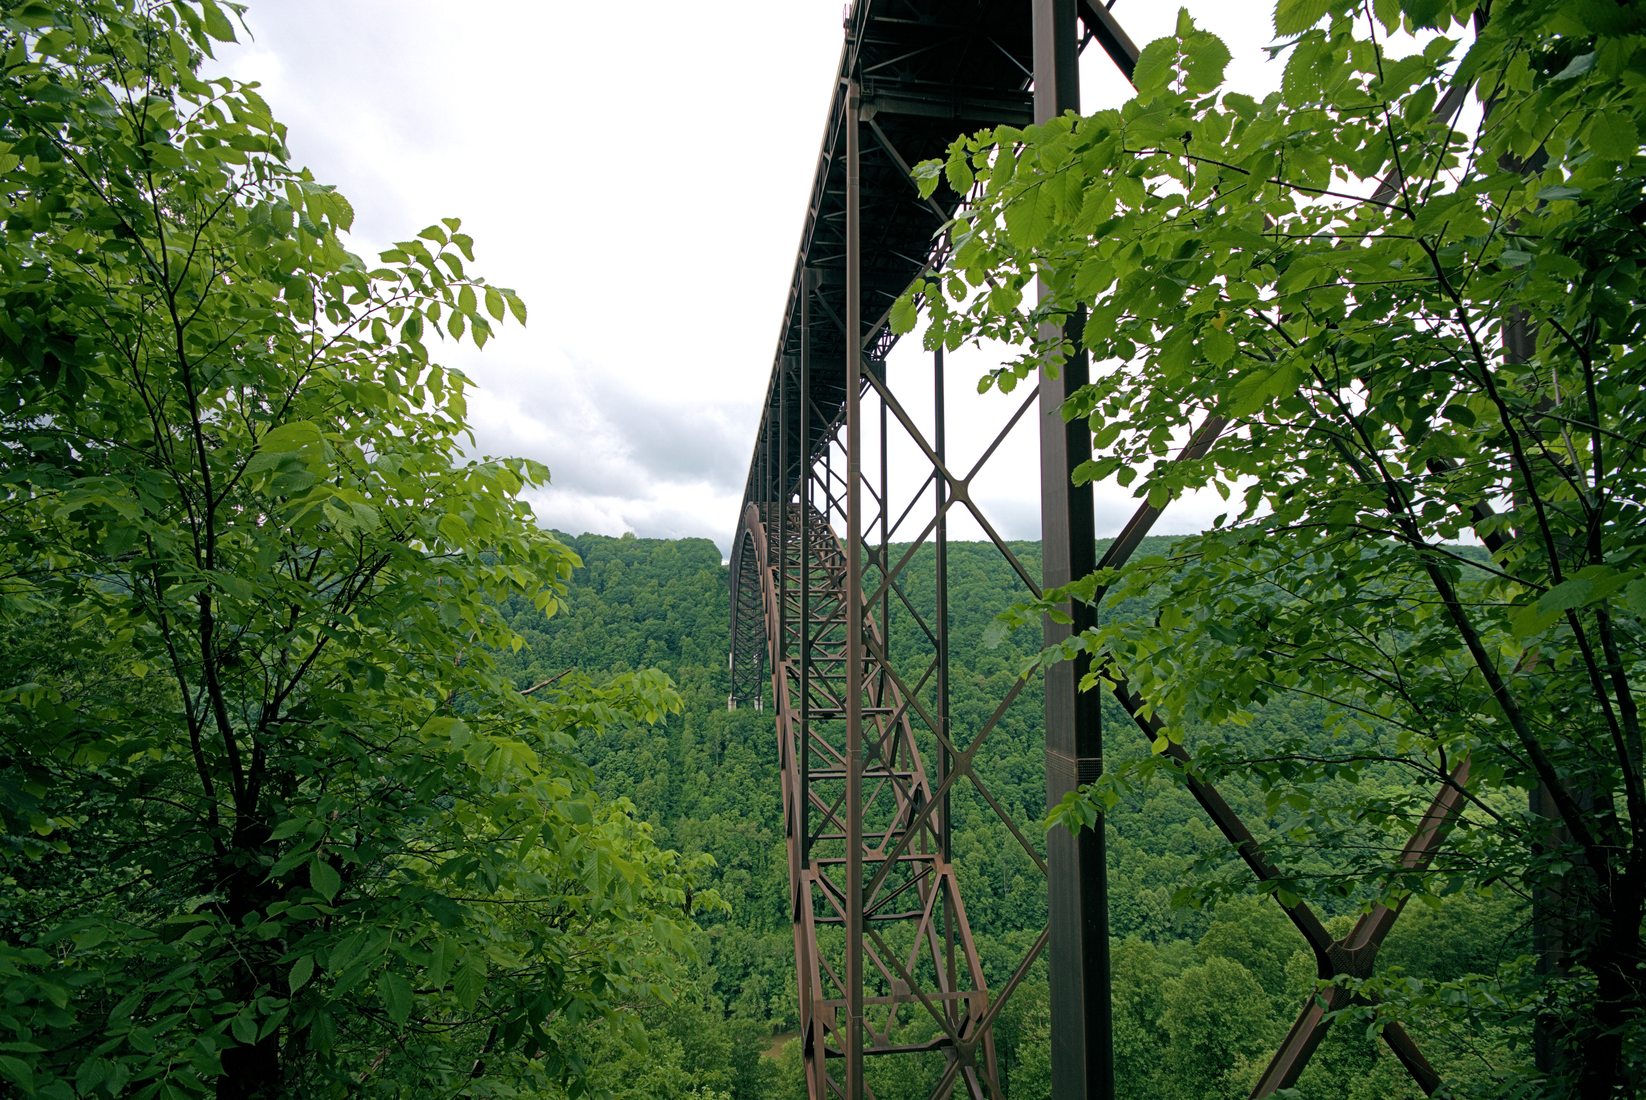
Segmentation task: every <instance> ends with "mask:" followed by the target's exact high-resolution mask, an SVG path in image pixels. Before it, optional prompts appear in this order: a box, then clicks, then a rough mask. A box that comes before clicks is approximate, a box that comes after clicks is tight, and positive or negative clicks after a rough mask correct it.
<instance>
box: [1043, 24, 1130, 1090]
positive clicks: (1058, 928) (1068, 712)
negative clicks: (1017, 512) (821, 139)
mask: <svg viewBox="0 0 1646 1100" xmlns="http://www.w3.org/2000/svg"><path fill="white" fill-rule="evenodd" d="M1076 15H1077V0H1034V8H1033V15H1032V18H1033V29H1034V115H1035V120H1036V121H1037V122H1044V121H1047V120H1048V119H1052V118H1056V117H1057V116H1058V115H1061V114H1062V113H1063V112H1064V111H1065V110H1069V109H1071V108H1073V109H1078V107H1079V104H1080V74H1079V71H1078V69H1077V67H1076V66H1077V64H1078V61H1079V39H1078V28H1077V24H1076ZM1078 331H1079V330H1078V328H1075V329H1074V334H1078ZM1041 335H1042V337H1049V338H1051V339H1056V338H1057V337H1058V336H1060V335H1062V333H1061V332H1059V330H1058V329H1057V328H1055V327H1053V328H1051V329H1050V331H1045V330H1043V331H1042V334H1041ZM1088 378H1089V366H1088V362H1087V359H1086V353H1085V352H1084V351H1083V350H1079V351H1076V352H1075V353H1074V354H1073V355H1071V356H1070V357H1069V360H1068V362H1066V363H1065V364H1063V367H1062V369H1061V371H1059V372H1058V374H1057V375H1056V376H1055V377H1054V376H1053V375H1052V373H1051V371H1049V370H1046V369H1042V371H1041V375H1040V484H1041V520H1040V522H1041V552H1042V554H1043V555H1044V556H1043V558H1042V575H1043V577H1044V580H1045V586H1046V588H1047V589H1051V588H1055V587H1058V586H1061V585H1065V584H1068V583H1069V582H1070V581H1071V580H1073V579H1075V578H1077V577H1083V576H1085V575H1086V574H1088V573H1090V572H1091V571H1092V570H1093V569H1095V568H1096V566H1097V555H1096V531H1095V528H1094V520H1093V516H1092V492H1091V488H1090V486H1079V487H1077V486H1076V485H1075V484H1074V482H1073V473H1074V468H1075V467H1076V466H1077V465H1078V464H1079V463H1080V462H1082V461H1083V460H1085V459H1086V458H1087V457H1088V456H1089V455H1090V453H1091V435H1090V432H1089V430H1088V428H1087V426H1086V423H1085V421H1084V420H1078V421H1076V422H1074V423H1072V424H1071V423H1066V422H1065V421H1064V419H1063V403H1064V401H1065V400H1066V399H1067V398H1068V396H1069V394H1071V393H1072V392H1074V391H1075V390H1076V389H1078V388H1079V387H1080V386H1082V385H1084V384H1085V383H1086V382H1087V380H1088ZM1070 610H1071V611H1072V612H1073V616H1074V623H1073V625H1072V626H1063V625H1060V624H1057V623H1054V622H1052V621H1051V620H1050V619H1047V620H1046V623H1045V641H1046V644H1047V645H1048V646H1050V645H1055V644H1057V643H1059V642H1061V641H1063V640H1064V639H1065V638H1067V637H1069V636H1070V635H1071V633H1078V632H1079V631H1081V630H1083V629H1084V628H1086V627H1087V626H1089V625H1091V611H1090V609H1089V608H1088V607H1086V606H1084V605H1077V606H1075V607H1072V608H1070ZM1089 667H1090V661H1089V659H1081V660H1078V661H1074V662H1068V661H1060V662H1058V663H1057V664H1054V665H1053V666H1051V668H1050V669H1048V670H1047V672H1046V800H1047V804H1048V806H1055V805H1057V804H1058V803H1059V802H1061V801H1062V800H1063V796H1064V795H1065V794H1067V793H1068V792H1070V791H1072V790H1074V789H1075V788H1076V787H1077V786H1079V785H1080V784H1081V783H1085V782H1090V781H1091V780H1093V779H1095V778H1097V776H1098V775H1099V774H1100V772H1101V771H1102V766H1103V756H1102V751H1103V750H1102V732H1101V727H1100V724H1099V723H1100V720H1101V711H1100V708H1099V697H1098V694H1097V693H1096V692H1082V691H1080V690H1079V684H1080V678H1081V677H1082V676H1083V675H1084V674H1085V672H1086V670H1087V669H1088V668H1089ZM1103 832H1104V830H1103V826H1102V824H1101V823H1100V824H1099V826H1098V827H1097V828H1095V829H1085V830H1082V831H1081V832H1080V833H1078V834H1070V833H1069V832H1068V831H1067V830H1065V829H1054V830H1052V831H1051V833H1050V834H1049V835H1048V836H1047V839H1046V863H1047V876H1046V877H1047V900H1048V906H1047V908H1048V921H1049V927H1050V930H1051V944H1050V948H1051V966H1050V971H1051V1010H1052V1021H1051V1025H1052V1095H1053V1096H1056V1097H1057V1098H1058V1100H1108V1098H1109V1097H1111V1096H1113V1095H1114V1059H1113V1049H1112V1023H1111V1019H1110V1011H1111V1008H1110V999H1109V915H1108V889H1107V882H1106V874H1107V870H1106V867H1105V852H1104V836H1103Z"/></svg>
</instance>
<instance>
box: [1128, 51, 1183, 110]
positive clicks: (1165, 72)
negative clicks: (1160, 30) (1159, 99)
mask: <svg viewBox="0 0 1646 1100" xmlns="http://www.w3.org/2000/svg"><path fill="white" fill-rule="evenodd" d="M1176 61H1177V43H1176V42H1174V41H1173V40H1172V39H1170V38H1158V39H1156V40H1155V41H1153V42H1150V43H1149V44H1148V45H1147V46H1144V47H1143V50H1142V52H1140V53H1139V54H1138V55H1137V65H1136V66H1135V67H1134V68H1133V69H1132V83H1133V84H1134V85H1135V86H1136V87H1137V94H1138V98H1140V99H1145V100H1147V99H1150V98H1152V97H1154V96H1156V95H1159V94H1160V93H1161V92H1163V91H1165V90H1166V86H1167V85H1168V84H1170V83H1171V80H1172V77H1173V75H1174V74H1175V72H1176V70H1175V68H1174V64H1175V62H1176Z"/></svg>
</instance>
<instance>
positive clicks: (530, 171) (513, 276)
mask: <svg viewBox="0 0 1646 1100" xmlns="http://www.w3.org/2000/svg"><path fill="white" fill-rule="evenodd" d="M1191 7H1192V8H1193V10H1194V11H1195V13H1196V15H1197V18H1200V19H1201V20H1202V22H1203V23H1204V24H1206V25H1209V26H1211V27H1212V29H1214V30H1219V31H1222V32H1224V33H1225V34H1227V35H1229V36H1230V44H1231V46H1232V47H1234V48H1235V52H1236V54H1237V55H1242V54H1244V55H1250V54H1251V53H1252V52H1253V50H1254V48H1255V44H1256V43H1260V42H1261V41H1266V39H1267V15H1266V12H1267V6H1266V5H1264V4H1259V3H1253V2H1247V3H1220V4H1210V3H1199V2H1197V3H1195V4H1193V5H1191ZM1175 10H1176V5H1169V6H1162V5H1155V4H1144V3H1131V2H1124V0H1123V2H1122V3H1121V4H1120V5H1119V6H1118V8H1117V14H1118V15H1119V16H1120V17H1121V19H1122V22H1123V23H1125V24H1126V26H1127V27H1128V29H1129V30H1130V31H1131V33H1132V36H1133V38H1134V39H1136V40H1137V41H1138V42H1139V43H1140V44H1141V43H1143V42H1146V41H1148V40H1149V39H1150V38H1152V37H1154V36H1155V35H1157V34H1160V33H1164V32H1166V31H1169V30H1170V29H1171V23H1172V21H1173V19H1174V18H1175ZM1259 13H1261V14H1259ZM247 19H248V22H249V25H250V27H251V30H252V32H253V34H254V36H255V38H254V40H253V41H251V42H249V43H246V44H243V45H241V46H238V47H228V48H225V49H224V50H223V51H221V57H220V60H219V65H220V67H221V68H222V69H223V70H225V71H227V72H229V73H230V74H231V75H234V76H236V77H238V78H240V79H243V80H258V81H260V82H261V83H262V85H263V94H264V95H265V97H266V98H267V99H268V100H269V102H270V104H271V105H272V107H273V109H274V112H275V116H276V117H277V118H279V119H281V120H282V121H283V122H285V123H286V124H287V125H288V126H289V128H290V144H291V147H292V149H293V153H294V155H295V157H296V159H297V160H298V161H299V162H300V163H303V164H307V165H308V166H310V167H312V168H313V170H314V171H315V174H316V176H317V177H318V178H320V179H321V180H323V181H325V182H329V183H334V184H336V185H338V186H339V188H340V189H341V190H342V191H343V192H344V194H346V195H347V196H348V197H349V198H350V200H351V201H352V202H353V204H354V207H355V210H356V214H357V220H356V225H355V232H354V236H353V242H354V244H355V246H356V247H357V248H359V249H360V250H362V251H369V250H375V249H376V248H377V247H381V246H382V245H384V244H386V243H388V242H390V241H392V240H395V239H400V238H404V237H407V236H410V235H412V234H414V233H415V232H416V231H417V230H418V229H420V228H422V227H423V226H425V225H428V224H430V223H432V222H434V221H435V220H437V219H438V218H440V217H442V216H447V215H455V216H460V217H462V218H463V220H464V228H465V229H466V230H467V231H468V232H470V233H471V234H472V235H473V236H474V238H475V240H476V246H477V262H476V264H475V265H473V266H474V269H475V270H476V271H478V272H479V273H481V274H484V275H485V276H486V277H487V278H488V279H490V280H491V281H492V282H494V283H498V284H500V285H504V286H512V287H514V288H515V289H517V290H519V291H520V292H521V294H522V295H523V296H524V297H525V299H526V301H527V303H528V306H529V307H530V310H531V323H530V324H529V326H528V327H527V329H526V330H525V331H524V332H521V331H519V330H514V329H505V330H504V331H503V332H502V333H500V334H499V336H498V337H497V338H496V340H495V341H494V342H493V343H491V344H489V345H488V346H487V349H486V351H485V353H484V354H475V353H473V351H472V349H451V348H448V349H447V353H446V354H445V356H444V358H445V361H446V362H447V363H448V364H449V365H452V366H455V367H458V368H460V369H462V370H463V371H464V372H465V373H467V374H468V375H469V376H470V377H471V378H472V379H474V381H475V383H476V390H475V391H474V392H472V393H471V397H470V410H471V415H472V418H473V421H474V425H475V431H476V437H477V446H476V449H477V450H478V451H480V452H482V453H488V454H520V455H524V456H526V457H529V458H533V459H537V460H539V461H542V462H545V463H546V464H548V465H549V466H550V468H551V471H552V474H553V483H552V484H551V486H550V487H548V488H547V489H545V490H544V491H543V492H541V493H540V494H538V495H537V497H536V498H535V504H536V505H537V507H538V510H539V514H540V516H541V518H542V520H543V522H544V523H545V524H547V525H549V526H553V527H557V528H560V529H563V530H570V531H572V532H574V533H575V532H579V531H582V530H585V529H587V530H593V531H601V532H606V533H612V534H617V533H621V532H622V531H625V530H633V531H635V532H637V533H638V534H641V535H657V536H665V535H701V536H706V537H709V538H713V539H715V540H716V541H717V542H720V543H722V544H725V543H726V542H728V541H729V539H730V537H731V534H732V531H733V528H734V526H735V524H736V519H737V514H736V513H737V507H738V505H739V503H740V498H741V493H742V487H743V479H744V475H745V473H746V470H747V463H748V457H749V454H750V452H751V450H752V446H753V440H754V435H755V427H756V420H757V416H758V405H759V402H760V400H761V398H762V396H763V394H764V391H765V386H766V381H767V376H768V374H769V371H770V364H771V356H772V351H773V341H774V340H775V337H776V335H777V329H778V322H779V320H780V317H781V310H782V307H783V302H784V299H785V296H786V294H787V289H788V279H789V276H790V273H791V271H792V265H793V259H794V249H795V246H796V244H797V242H798V236H799V230H800V227H801V220H802V214H803V210H804V203H805V200H806V196H807V194H808V192H809V188H810V183H811V176H812V172H813V170H814V167H815V161H816V157H817V150H818V145H819V141H820V138H821V132H822V124H823V122H824V117H825V112H826V109H827V105H828V96H829V93H830V85H831V81H832V79H833V76H834V73H835V70H836V65H837V62H838V58H839V53H840V45H841V30H840V27H841V0H713V2H707V3H703V2H700V3H695V4H683V3H680V2H678V0H667V2H665V0H638V2H636V3H631V4H623V5H617V4H592V5H571V4H552V3H549V4H544V3H539V4H525V3H512V2H505V0H476V2H471V3H468V4H465V5H462V6H461V7H458V6H454V5H451V4H449V3H436V2H434V0H402V2H397V3H393V4H391V3H388V2H387V0H261V2H254V3H253V4H252V6H251V10H250V11H249V13H248V16H247ZM1254 25H1255V31H1254ZM1254 34H1255V35H1256V36H1257V37H1255V38H1254ZM1107 67H1108V62H1107V60H1106V59H1105V58H1102V57H1101V56H1099V52H1098V51H1096V50H1091V51H1088V58H1087V60H1086V62H1085V64H1084V68H1085V70H1086V72H1087V77H1086V84H1087V86H1088V87H1087V91H1086V100H1087V104H1088V106H1090V107H1096V106H1100V105H1104V104H1105V102H1106V101H1111V100H1113V99H1114V97H1116V96H1119V95H1123V94H1124V83H1123V82H1117V80H1116V78H1115V77H1114V76H1113V74H1112V73H1108V74H1105V71H1104V70H1105V69H1106V68H1107ZM907 343H909V346H910V348H911V349H913V350H911V351H905V350H904V349H899V353H898V354H899V357H900V358H898V359H896V360H894V362H902V361H903V358H902V357H908V356H911V355H912V359H913V361H915V362H918V361H919V360H920V356H919V352H918V350H917V345H914V344H913V343H912V342H907ZM899 369H901V368H899ZM909 369H910V370H911V371H913V370H915V369H916V368H909ZM982 369H985V365H982V364H980V363H978V362H969V361H967V360H965V359H964V357H956V360H955V362H954V364H953V365H952V366H951V368H950V377H951V379H953V380H954V382H953V386H954V388H955V389H956V391H957V392H965V391H970V390H973V389H974V388H975V387H974V383H975V379H976V377H977V372H978V371H980V370H982ZM998 408H999V403H998V400H997V401H996V405H995V406H994V407H992V408H989V409H986V410H985V411H984V412H979V413H977V414H975V418H977V419H976V423H978V424H982V423H984V422H985V421H987V420H988V418H989V417H991V416H994V417H996V418H998V417H999V416H1003V415H1004V413H1000V412H998ZM968 417H974V414H971V413H964V412H957V413H956V414H955V419H954V421H953V426H952V429H951V431H952V434H953V436H954V438H956V440H957V442H956V449H957V451H959V450H964V449H965V446H964V444H963V443H962V442H961V437H962V436H963V435H966V434H968V433H970V434H972V435H979V436H980V434H981V432H982V429H981V428H977V430H976V431H973V421H972V420H968V419H967V418H968ZM1020 434H1022V433H1020ZM999 461H1000V465H1001V468H1005V469H1009V470H1011V471H1013V472H1012V473H1009V474H1008V475H1006V476H1005V477H1004V478H996V477H995V476H994V475H993V473H992V471H991V474H990V475H988V476H986V477H984V478H982V479H980V481H979V485H978V496H979V499H980V500H981V501H982V502H983V503H984V504H985V506H986V507H987V508H988V510H989V511H990V514H991V516H992V517H996V522H997V523H998V525H999V526H1000V527H1001V528H1002V530H1003V532H1004V533H1005V534H1006V535H1008V536H1009V537H1029V538H1032V537H1036V536H1037V535H1038V521H1037V519H1036V516H1037V514H1038V512H1037V509H1038V490H1037V489H1032V490H1029V491H1027V492H1026V491H1025V487H1026V486H1031V485H1032V484H1033V479H1034V478H1035V477H1036V476H1037V475H1036V474H1035V470H1036V469H1037V467H1036V465H1035V461H1036V460H1035V450H1034V446H1033V443H1032V440H1028V439H1027V437H1026V436H1025V439H1024V440H1019V441H1016V442H1015V443H1014V445H1013V446H1012V447H1011V448H1009V449H1008V450H1007V451H1005V452H1003V455H1002V459H1001V460H999ZM1104 499H1105V501H1106V502H1107V503H1106V505H1105V507H1106V508H1111V509H1113V510H1117V511H1121V512H1129V511H1130V508H1131V502H1130V501H1129V498H1128V499H1121V500H1118V501H1109V500H1108V496H1107V495H1105V497H1104ZM1208 514H1209V513H1208ZM1116 523H1118V521H1116ZM1112 526H1114V524H1105V523H1103V522H1102V521H1101V520H1100V527H1103V528H1112ZM956 534H957V536H959V535H960V532H959V531H957V532H956Z"/></svg>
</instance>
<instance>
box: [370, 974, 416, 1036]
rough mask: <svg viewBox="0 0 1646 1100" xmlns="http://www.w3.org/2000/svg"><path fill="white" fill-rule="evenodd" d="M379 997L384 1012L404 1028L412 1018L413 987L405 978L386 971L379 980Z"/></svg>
mask: <svg viewBox="0 0 1646 1100" xmlns="http://www.w3.org/2000/svg"><path fill="white" fill-rule="evenodd" d="M377 995H378V997H379V999H381V1000H382V1002H383V1011H384V1012H386V1013H388V1015H389V1019H390V1020H392V1021H394V1023H395V1025H396V1026H399V1027H404V1026H405V1023H406V1021H407V1020H408V1019H409V1018H410V1017H411V1009H412V987H411V983H410V982H408V981H407V980H406V979H405V978H404V977H402V976H401V975H399V974H397V973H395V972H394V971H392V970H385V971H384V972H383V976H382V977H380V978H379V979H378V980H377Z"/></svg>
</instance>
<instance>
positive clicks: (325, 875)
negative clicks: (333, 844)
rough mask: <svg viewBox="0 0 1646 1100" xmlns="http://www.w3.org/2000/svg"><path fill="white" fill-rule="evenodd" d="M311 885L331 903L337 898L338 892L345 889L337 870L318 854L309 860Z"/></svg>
mask: <svg viewBox="0 0 1646 1100" xmlns="http://www.w3.org/2000/svg"><path fill="white" fill-rule="evenodd" d="M309 885H310V886H311V887H313V888H314V890H315V892H317V893H318V894H319V895H320V896H321V897H323V898H325V899H326V900H327V901H331V900H333V899H334V898H336V897H337V892H338V891H339V890H341V889H342V888H343V879H342V876H340V875H339V874H338V873H337V869H336V868H335V867H333V866H332V865H331V864H330V863H328V862H326V860H325V859H324V858H322V857H321V856H320V854H319V853H316V854H315V856H314V858H313V859H311V860H309Z"/></svg>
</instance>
